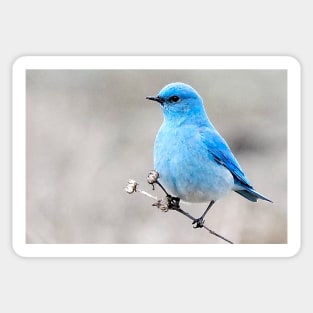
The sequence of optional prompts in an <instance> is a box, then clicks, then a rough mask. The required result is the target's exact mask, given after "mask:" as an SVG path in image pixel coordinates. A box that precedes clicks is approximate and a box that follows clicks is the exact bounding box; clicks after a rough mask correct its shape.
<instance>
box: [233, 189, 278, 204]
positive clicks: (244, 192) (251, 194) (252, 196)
mask: <svg viewBox="0 0 313 313" xmlns="http://www.w3.org/2000/svg"><path fill="white" fill-rule="evenodd" d="M235 191H236V192H237V193H239V194H240V195H241V196H243V197H245V198H246V199H248V200H250V201H253V202H257V200H258V199H261V200H265V201H268V202H272V203H273V201H272V200H270V199H267V198H266V197H264V196H263V195H261V194H260V193H258V192H257V191H255V190H254V189H252V188H249V187H246V189H241V190H235Z"/></svg>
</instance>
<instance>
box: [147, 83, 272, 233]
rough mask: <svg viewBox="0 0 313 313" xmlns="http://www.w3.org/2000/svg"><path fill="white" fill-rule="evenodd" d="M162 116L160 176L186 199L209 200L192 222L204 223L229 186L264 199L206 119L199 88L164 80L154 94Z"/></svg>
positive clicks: (158, 147)
mask: <svg viewBox="0 0 313 313" xmlns="http://www.w3.org/2000/svg"><path fill="white" fill-rule="evenodd" d="M146 98H147V99H149V100H153V101H157V102H159V104H160V106H161V108H162V111H163V115H164V121H163V124H162V125H161V127H160V129H159V131H158V134H157V136H156V139H155V143H154V169H155V170H156V171H157V172H158V173H159V182H160V183H161V184H162V186H164V187H165V188H166V189H167V190H168V191H169V192H170V193H171V194H172V195H175V196H176V197H178V198H179V199H182V200H183V201H186V202H196V203H202V202H209V201H210V202H209V205H208V207H207V208H206V210H205V211H204V213H203V214H202V216H201V217H200V218H198V219H196V220H195V221H194V222H193V224H195V226H194V227H196V228H197V227H203V224H204V217H205V215H206V213H207V212H208V210H209V209H210V208H211V207H212V205H213V204H214V203H215V202H216V201H217V200H218V199H220V198H222V197H224V196H226V195H227V193H228V192H229V191H231V190H233V191H235V192H237V193H238V194H240V195H241V196H243V197H245V198H246V199H248V200H250V201H254V202H256V201H257V199H262V200H266V201H269V202H272V201H271V200H269V199H267V198H266V197H264V196H263V195H261V194H260V193H258V192H257V191H256V190H255V189H254V188H253V187H252V185H251V183H250V181H249V180H248V178H247V177H246V175H245V174H244V172H243V170H242V169H241V167H240V165H239V163H238V161H237V160H236V158H235V157H234V155H233V153H232V152H231V150H230V148H229V146H228V145H227V143H226V141H225V140H224V139H223V137H222V136H221V135H220V134H219V133H218V131H217V130H216V129H215V128H214V126H213V124H212V123H211V122H210V120H209V118H208V116H207V114H206V112H205V108H204V106H203V101H202V98H201V97H200V95H199V94H198V92H197V91H196V90H195V89H193V88H192V87H191V86H189V85H187V84H184V83H180V82H177V83H171V84H168V85H166V86H165V87H164V88H163V89H162V90H161V91H160V92H159V94H158V95H157V96H149V97H146Z"/></svg>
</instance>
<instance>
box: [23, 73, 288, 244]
mask: <svg viewBox="0 0 313 313" xmlns="http://www.w3.org/2000/svg"><path fill="white" fill-rule="evenodd" d="M174 81H182V82H185V83H188V84H190V85H192V86H193V87H194V88H195V89H196V90H197V91H198V92H199V93H200V95H201V96H202V98H203V100H204V104H205V106H206V110H207V113H208V116H209V118H210V120H211V121H212V122H213V124H214V125H215V127H216V128H217V130H218V131H219V132H220V133H221V134H222V136H223V137H224V138H225V139H226V141H227V142H228V144H229V146H230V147H231V149H232V151H233V153H234V154H235V156H236V158H237V159H238V161H239V163H240V164H241V167H242V168H243V170H244V171H245V173H246V175H247V176H248V178H249V179H250V181H251V182H252V184H253V186H254V187H255V189H256V190H257V191H259V192H261V193H262V194H264V195H265V196H267V197H269V198H270V199H272V200H273V201H274V203H273V204H271V203H267V202H264V201H258V202H257V203H252V202H250V201H248V200H246V199H244V198H242V197H241V196H239V195H238V194H236V193H231V194H229V195H228V196H227V197H225V198H224V199H222V200H220V201H218V202H217V203H216V204H215V205H214V207H213V208H212V209H211V210H210V212H209V213H208V215H207V217H206V225H207V226H208V227H209V228H211V229H213V230H215V231H216V232H217V233H220V234H221V235H223V236H225V237H227V238H228V239H230V240H232V241H234V242H236V243H286V242H287V201H286V200H287V198H286V197H287V170H286V166H287V165H286V159H287V150H286V148H287V102H286V101H287V100H286V99H287V73H286V71H279V70H188V71H187V70H175V71H174V70H28V71H27V86H26V87H27V181H26V183H27V208H26V209H27V221H26V230H27V242H28V243H95V244H101V243H224V242H223V241H221V240H220V239H218V238H216V237H214V236H212V235H210V234H209V233H208V232H206V231H205V230H203V229H202V230H201V229H196V230H195V229H193V228H192V226H191V221H190V220H188V219H187V218H186V217H184V216H182V215H180V214H179V213H177V212H167V213H163V212H161V211H160V210H158V209H157V208H155V207H152V206H151V204H152V203H153V200H151V199H148V198H146V197H144V196H142V195H140V194H133V195H128V194H127V193H125V191H124V186H125V185H126V184H127V180H128V179H129V178H133V179H135V180H137V181H138V182H139V184H140V188H141V189H144V190H146V191H151V186H149V185H148V184H147V183H146V176H147V173H148V172H149V170H151V169H153V143H154V138H155V135H156V133H157V131H158V129H159V127H160V125H161V123H162V120H163V116H162V112H161V109H160V107H159V105H158V104H157V103H154V102H151V101H148V100H146V99H145V97H146V96H148V95H156V94H157V93H158V91H159V90H160V89H161V88H162V87H163V86H164V85H166V84H167V83H170V82H174ZM152 193H153V192H152ZM154 194H156V195H158V196H159V197H161V196H162V195H163V194H162V192H160V190H156V191H155V192H154ZM182 207H183V208H184V209H185V210H187V211H189V212H190V213H191V214H192V215H194V216H196V217H198V216H200V215H201V214H202V212H203V210H204V209H205V207H206V205H205V204H197V205H190V204H185V203H184V204H182Z"/></svg>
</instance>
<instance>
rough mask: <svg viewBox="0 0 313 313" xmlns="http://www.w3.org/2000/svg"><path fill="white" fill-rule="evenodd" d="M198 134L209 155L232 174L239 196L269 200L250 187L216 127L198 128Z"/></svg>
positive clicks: (254, 199)
mask: <svg viewBox="0 0 313 313" xmlns="http://www.w3.org/2000/svg"><path fill="white" fill-rule="evenodd" d="M200 134H201V137H202V141H203V143H204V145H205V147H206V148H207V150H208V153H209V157H211V158H212V159H214V160H215V161H216V162H217V163H219V164H221V165H222V166H225V167H226V168H227V169H228V170H229V171H230V172H231V174H232V175H233V177H234V183H235V186H236V189H234V191H236V192H237V193H239V194H240V195H241V196H243V197H245V198H247V199H248V200H250V201H254V202H256V201H257V199H262V200H266V201H270V202H272V201H271V200H269V199H267V198H265V197H264V196H263V195H261V194H260V193H258V192H257V191H255V190H254V188H253V187H252V185H251V183H250V181H249V180H248V178H247V177H246V176H245V174H244V172H243V171H242V169H241V167H240V165H239V163H238V161H237V160H236V158H235V156H234V155H233V153H232V152H231V150H230V148H229V146H228V144H227V143H226V141H225V140H224V139H223V137H222V136H221V135H220V134H219V133H218V132H217V131H216V129H214V128H213V127H212V128H208V127H205V128H204V129H200Z"/></svg>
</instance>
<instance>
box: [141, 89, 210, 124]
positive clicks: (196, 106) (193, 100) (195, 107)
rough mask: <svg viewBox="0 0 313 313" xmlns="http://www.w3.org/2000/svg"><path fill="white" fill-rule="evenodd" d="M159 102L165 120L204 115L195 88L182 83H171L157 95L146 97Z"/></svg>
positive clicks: (181, 119) (180, 119)
mask: <svg viewBox="0 0 313 313" xmlns="http://www.w3.org/2000/svg"><path fill="white" fill-rule="evenodd" d="M146 98H147V99H149V100H153V101H157V102H159V103H160V105H161V107H162V110H163V114H164V118H165V120H172V121H180V122H181V121H183V120H186V119H193V118H197V117H198V118H199V117H201V116H202V115H204V117H206V113H205V111H204V107H203V103H202V99H201V97H200V95H199V94H198V93H197V91H196V90H195V89H193V88H192V87H191V86H189V85H187V84H184V83H171V84H168V85H166V86H165V87H163V88H162V89H161V91H160V92H159V94H158V95H157V96H150V97H146Z"/></svg>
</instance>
